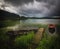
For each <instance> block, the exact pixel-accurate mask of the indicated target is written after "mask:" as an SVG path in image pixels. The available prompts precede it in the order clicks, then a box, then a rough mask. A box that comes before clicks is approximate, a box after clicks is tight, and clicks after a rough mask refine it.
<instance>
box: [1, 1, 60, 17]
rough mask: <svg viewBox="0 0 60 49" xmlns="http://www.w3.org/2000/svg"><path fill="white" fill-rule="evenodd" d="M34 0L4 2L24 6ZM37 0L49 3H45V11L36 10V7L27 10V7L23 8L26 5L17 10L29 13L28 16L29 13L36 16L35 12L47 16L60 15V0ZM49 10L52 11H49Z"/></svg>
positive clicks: (25, 13) (23, 13)
mask: <svg viewBox="0 0 60 49" xmlns="http://www.w3.org/2000/svg"><path fill="white" fill-rule="evenodd" d="M1 1H2V0H1ZM33 1H34V0H4V2H5V3H6V4H10V5H11V6H13V7H14V6H16V7H17V6H18V7H21V6H24V5H25V4H26V5H28V4H29V3H32V4H33ZM37 1H39V2H44V3H47V4H46V5H44V6H45V8H46V9H45V11H43V10H36V9H35V10H34V9H32V8H30V9H26V10H25V9H23V8H24V7H22V9H18V8H17V9H18V10H17V12H18V13H19V14H22V15H27V16H29V15H33V16H34V14H35V15H36V14H38V15H39V13H40V14H42V13H43V14H46V16H60V0H37ZM2 2H3V1H2ZM39 6H40V5H39ZM51 6H55V7H51ZM27 7H28V6H27ZM38 8H40V7H38ZM42 8H44V7H42ZM48 10H49V11H50V12H48ZM19 11H20V12H19ZM21 11H23V12H21Z"/></svg>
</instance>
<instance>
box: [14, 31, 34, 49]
mask: <svg viewBox="0 0 60 49" xmlns="http://www.w3.org/2000/svg"><path fill="white" fill-rule="evenodd" d="M33 37H34V32H33V31H32V32H30V33H29V34H28V35H24V36H20V37H16V39H15V46H16V47H17V48H16V49H27V48H28V45H29V44H30V43H31V41H32V39H33Z"/></svg>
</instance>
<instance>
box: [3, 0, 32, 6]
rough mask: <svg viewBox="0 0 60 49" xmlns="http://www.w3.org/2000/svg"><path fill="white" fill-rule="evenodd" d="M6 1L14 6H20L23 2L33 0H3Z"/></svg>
mask: <svg viewBox="0 0 60 49" xmlns="http://www.w3.org/2000/svg"><path fill="white" fill-rule="evenodd" d="M4 1H5V2H6V3H10V4H12V5H14V6H20V5H22V4H25V3H29V2H32V1H33V0H4Z"/></svg>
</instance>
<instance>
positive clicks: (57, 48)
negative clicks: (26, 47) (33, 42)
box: [36, 33, 60, 49]
mask: <svg viewBox="0 0 60 49" xmlns="http://www.w3.org/2000/svg"><path fill="white" fill-rule="evenodd" d="M59 41H60V39H59V38H58V36H55V35H53V36H49V35H48V34H46V33H45V34H44V37H43V39H42V40H41V41H40V44H39V46H38V47H37V48H36V49H60V42H59Z"/></svg>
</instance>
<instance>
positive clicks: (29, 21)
mask: <svg viewBox="0 0 60 49" xmlns="http://www.w3.org/2000/svg"><path fill="white" fill-rule="evenodd" d="M20 22H21V23H22V24H59V22H60V20H59V19H27V20H20Z"/></svg>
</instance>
